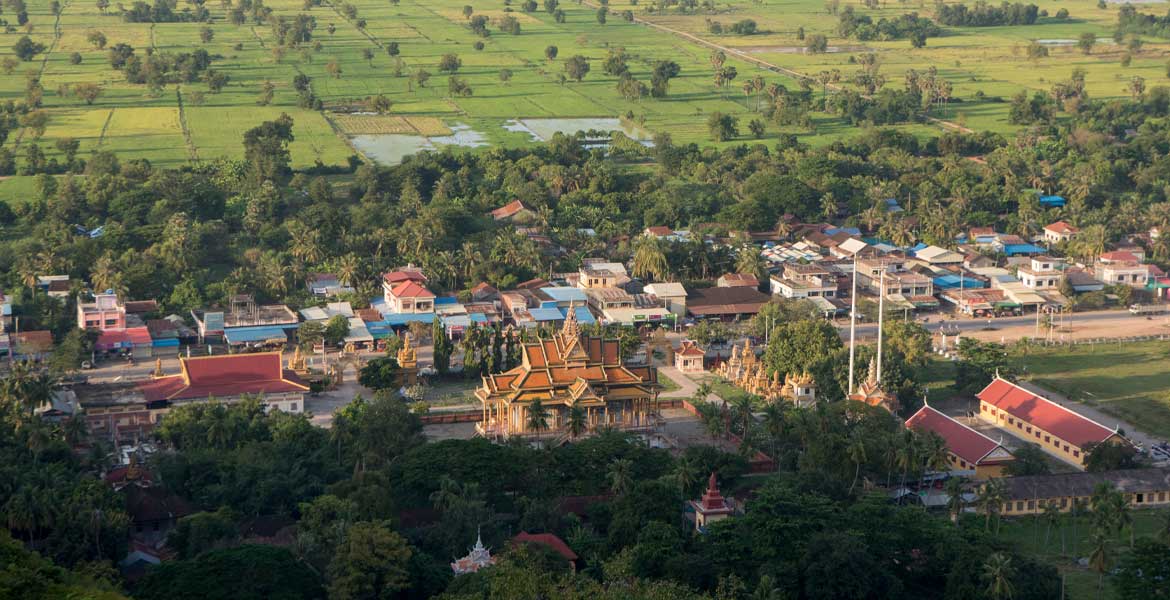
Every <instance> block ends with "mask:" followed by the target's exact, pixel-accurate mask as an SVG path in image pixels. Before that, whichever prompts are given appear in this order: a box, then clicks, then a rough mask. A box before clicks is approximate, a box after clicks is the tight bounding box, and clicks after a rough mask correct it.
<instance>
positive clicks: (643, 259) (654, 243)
mask: <svg viewBox="0 0 1170 600" xmlns="http://www.w3.org/2000/svg"><path fill="white" fill-rule="evenodd" d="M632 266H633V270H632V271H633V274H634V277H643V278H645V277H652V278H654V279H659V280H661V279H662V278H664V277H666V275H667V272H668V270H669V266H668V265H667V262H666V253H665V252H663V251H662V244H660V243H659V242H658V238H656V237H653V236H648V235H644V236H641V237H639V238H638V239H637V241H635V242H634V257H633V265H632Z"/></svg>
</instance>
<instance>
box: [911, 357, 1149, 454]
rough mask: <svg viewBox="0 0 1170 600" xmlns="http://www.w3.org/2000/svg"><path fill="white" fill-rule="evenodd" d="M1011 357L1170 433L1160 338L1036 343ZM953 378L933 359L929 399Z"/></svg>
mask: <svg viewBox="0 0 1170 600" xmlns="http://www.w3.org/2000/svg"><path fill="white" fill-rule="evenodd" d="M1013 361H1014V363H1015V364H1016V365H1017V366H1018V367H1019V368H1020V370H1021V374H1022V375H1023V376H1024V377H1025V378H1026V379H1028V380H1030V381H1032V382H1034V383H1035V384H1037V385H1039V386H1041V387H1044V388H1047V389H1050V390H1052V391H1054V392H1059V393H1060V394H1063V395H1065V396H1067V397H1069V398H1071V399H1073V400H1077V401H1080V402H1084V403H1086V404H1090V405H1092V406H1094V407H1096V408H1099V409H1100V410H1102V411H1104V412H1107V413H1109V414H1112V415H1115V416H1117V417H1118V418H1121V419H1124V420H1126V421H1128V422H1130V423H1134V424H1137V425H1139V426H1140V427H1142V429H1143V430H1145V431H1146V432H1148V433H1150V434H1153V435H1156V436H1158V437H1161V438H1170V346H1167V345H1166V344H1165V343H1164V342H1138V343H1127V344H1096V345H1088V344H1085V345H1080V346H1071V347H1069V346H1058V347H1052V348H1039V349H1032V350H1030V351H1029V352H1028V353H1027V354H1022V353H1018V352H1017V354H1016V355H1015V356H1014V357H1013ZM954 379H955V374H954V364H953V363H951V362H949V361H945V360H941V359H936V360H933V361H932V362H931V363H930V364H929V365H928V367H927V369H926V372H925V375H924V378H923V384H924V385H925V386H926V388H927V392H928V394H929V398H930V401H931V402H932V403H944V402H946V401H947V400H949V399H950V397H951V396H952V395H953V391H952V390H951V386H952V385H953V384H954ZM968 408H969V407H968Z"/></svg>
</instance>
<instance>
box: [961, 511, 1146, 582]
mask: <svg viewBox="0 0 1170 600" xmlns="http://www.w3.org/2000/svg"><path fill="white" fill-rule="evenodd" d="M1165 512H1166V511H1164V510H1162V511H1154V510H1138V511H1133V512H1132V513H1131V515H1132V517H1133V522H1134V535H1135V536H1136V537H1139V538H1140V537H1146V536H1154V535H1157V532H1158V531H1159V528H1160V527H1161V526H1162V524H1163V523H1164V519H1165ZM982 519H983V517H981V516H980V517H978V520H979V522H980V523H982ZM992 527H994V524H993V525H992ZM1091 529H1092V525H1091V523H1090V517H1089V516H1084V517H1079V518H1077V519H1075V520H1074V519H1073V518H1072V517H1070V516H1068V515H1063V516H1062V517H1061V519H1060V521H1059V523H1056V524H1054V525H1051V526H1049V525H1048V524H1047V523H1046V522H1045V521H1044V519H1043V517H1040V518H1036V517H1013V518H1009V519H1004V521H1003V524H1002V526H1001V529H1000V536H1001V537H1002V538H1003V539H1005V540H1008V541H1011V542H1013V543H1014V544H1015V545H1016V547H1017V548H1018V549H1019V550H1020V551H1021V552H1024V553H1027V554H1031V555H1033V556H1036V557H1037V558H1039V559H1041V560H1043V561H1045V562H1047V563H1049V564H1051V565H1053V566H1055V567H1056V568H1057V569H1059V570H1060V572H1061V573H1062V574H1064V576H1065V586H1066V591H1067V593H1068V598H1069V600H1082V599H1083V600H1090V599H1094V600H1095V599H1096V598H1098V596H1097V579H1098V578H1097V574H1096V573H1094V572H1092V571H1090V570H1088V569H1085V568H1082V567H1080V566H1079V565H1078V564H1077V559H1078V558H1085V557H1087V556H1088V555H1089V554H1090V553H1091V552H1092V549H1091V547H1090V545H1089V534H1090V530H1091ZM1128 550H1129V532H1128V530H1126V531H1124V532H1122V534H1121V535H1120V536H1117V537H1115V538H1114V539H1113V540H1112V541H1111V543H1110V555H1111V556H1112V558H1113V560H1112V561H1111V564H1112V565H1113V566H1115V565H1116V564H1117V560H1118V558H1120V557H1121V556H1122V555H1123V554H1124V553H1125V552H1126V551H1128ZM1100 598H1102V599H1110V600H1111V599H1114V598H1117V599H1118V600H1120V597H1119V596H1117V595H1116V594H1115V593H1114V589H1113V587H1112V586H1111V585H1110V582H1109V575H1108V574H1107V575H1106V577H1105V580H1104V585H1103V587H1102V593H1101V595H1100Z"/></svg>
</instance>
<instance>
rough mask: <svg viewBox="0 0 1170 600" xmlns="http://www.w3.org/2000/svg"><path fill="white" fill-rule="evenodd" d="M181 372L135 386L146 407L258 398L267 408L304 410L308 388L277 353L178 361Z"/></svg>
mask: <svg viewBox="0 0 1170 600" xmlns="http://www.w3.org/2000/svg"><path fill="white" fill-rule="evenodd" d="M179 365H180V373H179V374H178V375H169V376H163V377H155V378H154V379H151V380H149V381H143V382H140V383H139V384H138V391H139V392H140V393H141V394H142V396H143V398H144V399H145V400H146V402H147V404H148V405H150V404H152V403H154V404H157V403H164V404H166V405H173V404H176V403H184V402H191V401H198V400H208V399H210V398H215V399H217V400H222V401H233V400H237V399H239V398H240V397H241V396H244V395H254V396H259V397H260V399H261V401H262V402H263V403H264V404H265V405H266V406H268V407H269V408H275V409H278V410H283V411H285V412H290V413H299V412H302V411H303V410H304V406H305V392H307V391H309V385H308V384H307V383H305V382H304V381H303V380H301V378H300V377H298V376H297V374H296V373H294V372H293V371H291V370H289V369H285V368H284V365H283V364H281V359H280V352H259V353H255V354H226V355H222V356H200V357H193V358H182V359H180V360H179Z"/></svg>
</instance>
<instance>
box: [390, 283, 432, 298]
mask: <svg viewBox="0 0 1170 600" xmlns="http://www.w3.org/2000/svg"><path fill="white" fill-rule="evenodd" d="M390 294H391V295H393V296H394V297H395V298H434V297H435V295H434V294H433V293H432V292H431V291H430V290H428V289H427V288H425V287H423V286H421V285H419V284H417V283H415V282H413V281H403V282H402V283H400V284H398V285H396V286H394V289H392V290H390Z"/></svg>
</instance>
